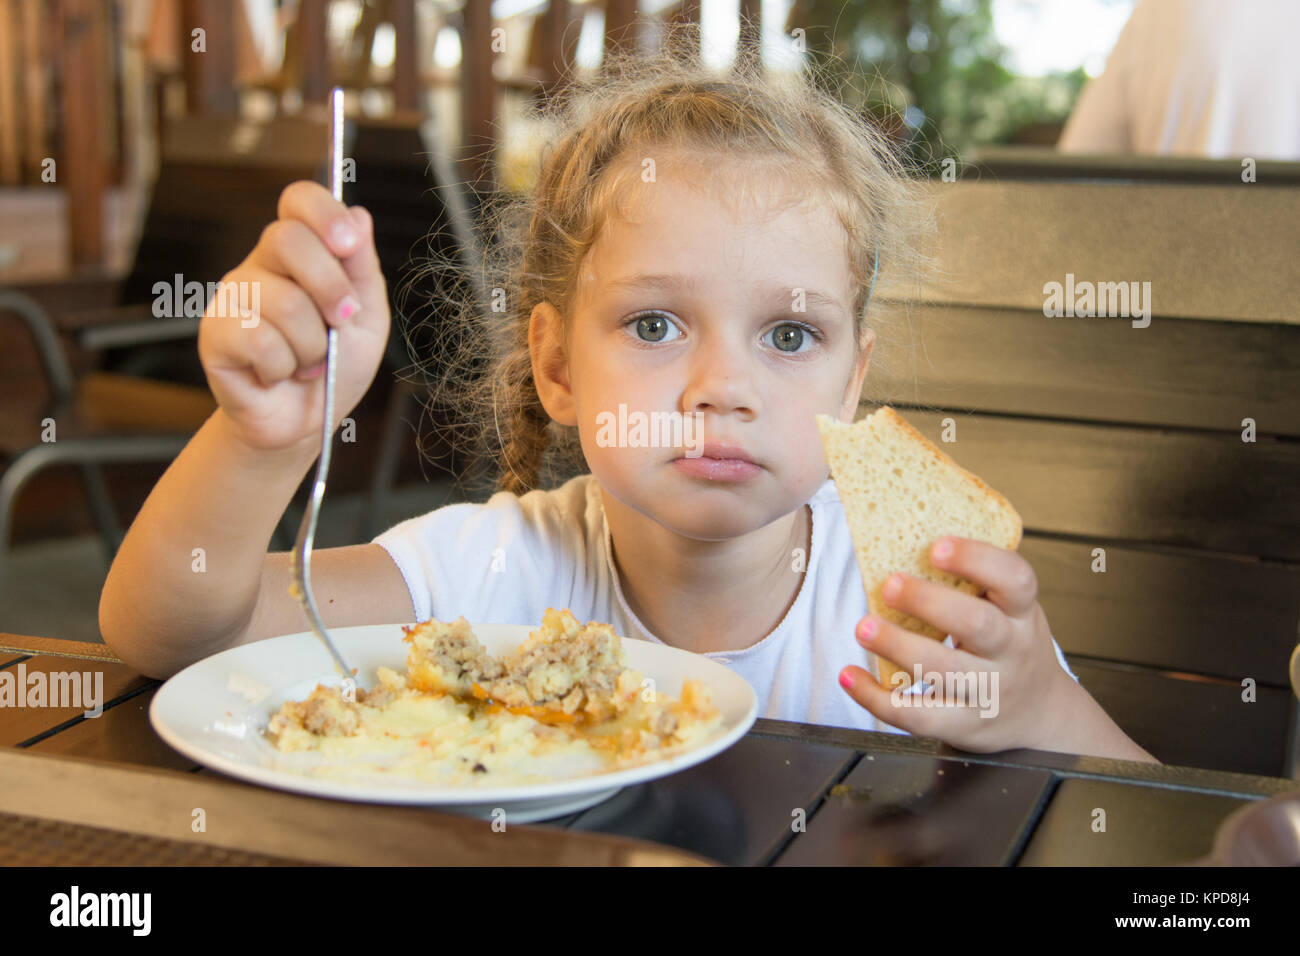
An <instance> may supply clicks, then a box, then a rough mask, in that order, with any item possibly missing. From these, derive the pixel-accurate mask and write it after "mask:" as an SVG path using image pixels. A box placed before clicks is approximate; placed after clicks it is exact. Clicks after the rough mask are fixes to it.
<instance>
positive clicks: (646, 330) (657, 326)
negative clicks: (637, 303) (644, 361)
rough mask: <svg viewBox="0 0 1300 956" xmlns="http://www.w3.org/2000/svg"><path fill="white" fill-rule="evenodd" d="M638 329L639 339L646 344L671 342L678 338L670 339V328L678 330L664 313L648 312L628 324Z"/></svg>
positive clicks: (636, 330)
mask: <svg viewBox="0 0 1300 956" xmlns="http://www.w3.org/2000/svg"><path fill="white" fill-rule="evenodd" d="M628 325H634V326H635V327H636V329H635V332H636V335H637V337H638V338H640V339H642V340H643V341H646V342H671V341H673V340H674V339H675V338H676V337H675V336H674V337H673V338H668V330H669V328H670V327H671V328H676V326H675V325H673V323H671V322H669V321H668V317H667V316H665V315H664V314H663V313H662V312H648V313H646V314H645V315H640V316H637V317H636V318H634V319H632V320H631V321H629V322H628Z"/></svg>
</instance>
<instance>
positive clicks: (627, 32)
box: [0, 0, 1300, 774]
mask: <svg viewBox="0 0 1300 956" xmlns="http://www.w3.org/2000/svg"><path fill="white" fill-rule="evenodd" d="M1297 8H1300V4H1296V3H1292V2H1289V0H1241V2H1240V3H1231V4H1229V3H1226V2H1223V3H1220V2H1217V0H1142V2H1141V3H1135V2H1134V0H678V2H667V3H666V2H662V0H585V2H584V0H542V2H534V0H496V2H490V0H459V2H454V0H296V2H293V0H0V469H3V470H0V632H9V633H13V634H32V635H38V636H46V637H58V638H67V639H73V640H88V641H98V640H100V637H99V633H98V626H97V623H96V621H97V607H98V600H99V592H100V589H101V588H102V585H103V580H104V576H105V574H106V572H107V569H108V566H109V563H110V561H111V557H112V555H113V553H114V551H115V549H116V547H117V545H118V544H119V543H120V541H121V537H122V534H123V530H124V529H125V528H126V527H128V526H129V524H130V522H131V520H132V518H133V517H134V515H135V514H136V512H137V511H138V509H139V508H140V506H141V504H142V503H143V501H144V500H145V497H146V496H147V495H148V493H149V491H150V490H151V488H152V487H153V485H154V483H155V482H156V481H157V479H158V478H159V477H160V476H161V474H162V473H163V471H164V470H165V469H166V467H167V465H168V463H169V462H170V461H171V460H172V458H174V457H175V455H176V454H177V453H178V452H179V451H180V449H181V448H182V447H184V444H185V442H186V441H187V440H188V438H189V436H190V435H192V434H193V432H194V431H195V430H196V429H197V428H198V427H199V426H200V425H201V424H202V422H203V421H204V420H206V418H207V417H208V416H209V415H210V414H211V412H212V411H213V409H214V405H213V403H212V399H211V395H210V393H209V392H208V390H207V387H206V383H205V379H204V376H203V372H202V368H201V366H200V364H199V361H198V357H197V350H196V348H195V334H196V330H197V326H198V317H199V316H200V315H201V314H202V305H203V301H204V298H203V289H202V286H203V285H204V284H206V283H209V282H215V281H217V280H219V279H220V278H221V276H222V275H224V274H225V273H226V272H227V271H228V270H229V269H231V268H232V267H233V266H235V265H236V264H237V263H238V262H239V261H240V260H242V259H243V258H244V257H245V256H246V255H247V254H248V252H249V251H250V250H251V248H252V247H253V246H254V245H255V244H256V242H257V238H258V236H259V234H260V232H261V230H262V228H263V227H264V226H265V225H266V224H267V223H269V222H270V221H272V220H273V219H274V218H275V207H276V200H277V198H278V196H279V193H280V190H281V189H283V187H284V186H285V185H287V184H288V183H289V182H292V181H294V180H296V179H302V178H314V179H317V180H320V181H323V179H324V165H323V164H324V159H325V150H326V143H327V124H326V119H327V118H326V115H325V102H326V97H327V94H328V91H329V90H330V88H331V87H332V86H334V85H340V86H342V87H343V88H344V89H345V91H346V97H347V106H346V110H347V115H348V119H349V123H348V142H347V147H346V150H345V152H346V155H347V157H348V159H349V160H350V161H351V162H352V163H353V169H352V171H351V175H350V177H349V178H348V182H347V183H346V184H345V201H347V202H349V203H360V204H363V205H365V206H366V207H367V208H369V209H370V210H371V212H372V213H373V214H374V216H375V219H376V235H377V241H378V245H379V251H380V257H381V260H382V263H383V267H384V271H385V274H386V276H387V277H388V279H389V283H390V292H391V294H392V297H393V300H394V304H395V313H394V319H395V329H399V330H400V329H401V328H403V327H405V326H408V325H412V324H414V323H420V327H419V333H418V334H417V335H416V336H415V343H414V344H415V347H416V348H417V349H419V350H420V351H421V352H422V353H424V354H432V355H436V350H437V344H438V337H439V335H440V334H441V332H442V331H443V328H444V326H443V320H444V319H445V317H443V316H439V315H438V314H436V312H433V313H430V312H427V311H422V307H421V305H420V301H421V299H420V296H423V295H424V294H426V293H431V292H435V291H437V290H431V289H428V288H422V289H420V290H419V293H420V295H419V296H416V297H412V298H404V297H403V296H402V294H401V293H402V289H403V285H404V283H405V281H406V280H407V279H408V278H409V277H410V276H411V269H412V268H413V264H415V263H418V261H419V260H420V259H422V258H424V257H427V256H428V255H430V254H431V253H432V252H439V253H442V254H450V255H451V256H452V257H453V259H454V258H456V257H459V259H460V260H462V261H463V262H464V263H466V268H465V270H464V271H463V274H462V275H460V276H449V277H446V278H445V281H451V282H457V283H467V284H468V286H469V287H471V288H472V287H473V286H474V282H475V277H474V273H473V270H472V269H471V268H469V264H470V263H473V262H475V261H477V257H478V256H480V255H481V253H482V247H481V244H482V243H483V242H485V241H491V238H490V237H488V236H483V235H481V234H480V233H479V232H478V231H477V230H478V223H479V220H478V218H477V217H478V213H479V211H480V210H481V208H482V206H483V203H484V202H485V200H487V199H488V198H491V197H493V196H497V195H505V194H517V193H520V192H522V191H525V190H527V189H528V188H529V187H530V186H531V185H532V183H533V181H534V179H535V176H536V173H537V163H538V156H539V151H540V148H541V145H542V144H543V143H544V142H545V141H546V139H547V136H548V133H549V131H548V130H547V129H546V128H545V127H544V125H543V124H542V123H541V121H539V120H538V119H536V118H535V117H533V116H532V115H531V110H532V108H534V107H536V106H539V105H541V104H543V103H545V102H546V101H547V100H548V98H549V97H552V96H554V95H555V94H556V93H557V92H559V91H561V90H562V89H563V88H564V86H565V84H566V83H567V82H569V81H571V79H572V78H573V77H574V76H576V75H587V76H590V75H598V73H599V71H600V69H601V64H602V62H603V59H604V56H605V55H606V53H607V52H608V51H611V50H613V49H615V48H617V47H622V48H625V49H630V50H641V51H650V50H653V49H656V48H657V47H658V45H659V44H660V43H661V41H662V38H663V34H664V29H665V27H666V25H668V24H670V23H674V22H682V21H687V22H696V23H699V24H700V27H701V31H702V32H701V37H702V39H701V47H700V49H699V50H698V51H686V52H687V53H689V54H691V55H698V56H699V57H700V58H701V59H702V60H703V61H704V62H705V63H707V64H708V65H709V66H711V67H712V68H714V69H716V70H717V71H719V72H720V73H725V72H726V71H727V70H730V69H732V68H733V66H734V65H735V64H737V63H740V62H743V61H749V62H753V61H754V60H757V61H758V62H759V63H761V65H762V67H763V69H765V70H766V71H769V72H770V73H771V74H773V75H774V76H779V75H782V74H785V75H791V74H792V73H793V71H798V70H800V69H803V68H804V67H805V66H806V65H816V66H818V67H820V68H821V72H820V76H821V78H822V82H824V83H825V84H826V86H827V88H828V89H830V90H831V91H832V92H834V94H835V95H836V96H838V97H839V98H841V99H842V100H843V101H844V102H845V103H847V104H849V105H851V106H852V107H853V108H854V109H856V110H858V111H860V112H861V113H862V115H863V116H865V117H867V118H869V119H870V121H872V122H874V123H876V124H877V125H878V126H879V127H880V128H882V129H883V130H885V131H886V132H887V133H888V134H889V135H890V136H891V137H892V138H893V139H894V141H895V142H896V143H897V144H898V145H899V146H900V148H901V149H902V150H903V151H904V153H905V154H906V155H907V157H908V158H909V161H910V163H911V165H912V166H913V168H914V169H915V171H916V173H917V175H918V176H919V177H920V178H921V179H922V180H924V181H925V185H926V189H927V191H928V193H929V194H930V195H931V197H932V198H933V200H934V203H935V208H936V210H937V221H938V224H939V234H938V241H939V246H938V249H937V250H936V256H937V264H938V266H939V268H938V270H937V275H938V276H939V277H940V280H941V281H937V283H936V284H935V285H934V286H932V287H929V288H926V289H924V290H921V293H920V294H919V295H913V296H910V297H909V303H910V309H909V311H907V312H906V313H905V315H904V317H903V319H901V320H899V321H898V323H897V324H894V325H891V324H889V323H890V321H891V320H890V319H889V317H888V316H889V314H890V313H889V312H888V307H889V305H890V302H891V297H896V298H898V299H900V301H901V298H902V297H901V294H900V295H897V296H896V293H897V292H898V290H891V289H890V288H889V287H888V283H887V282H886V283H884V285H883V286H882V288H881V289H878V290H877V294H876V299H877V300H879V304H880V307H881V308H882V310H884V311H882V313H881V317H880V320H879V321H880V322H882V323H883V324H882V325H881V329H882V331H881V340H880V344H879V345H878V347H877V351H878V353H879V357H878V358H877V359H873V366H872V374H871V375H870V376H869V378H868V385H867V391H866V393H864V396H863V398H864V404H863V409H864V413H865V411H869V410H870V408H871V407H872V406H873V405H874V404H879V403H883V402H888V403H890V404H892V405H894V406H895V407H898V408H900V409H902V410H904V411H905V413H906V414H907V415H908V417H909V420H911V421H913V423H914V424H916V425H917V427H918V428H921V429H922V431H923V432H924V433H926V434H928V435H930V436H931V437H932V438H933V439H934V440H936V441H938V440H939V434H940V431H941V429H942V428H943V427H944V423H945V422H948V421H950V420H954V419H955V420H957V421H960V423H961V428H962V429H963V431H962V436H963V437H962V439H961V441H962V444H961V445H960V447H959V450H958V452H956V453H954V456H955V457H957V458H958V460H959V461H960V462H961V463H962V464H963V465H965V466H966V467H968V468H970V469H971V470H973V471H975V472H976V473H978V474H980V475H981V476H982V477H984V478H985V479H986V480H988V481H989V483H990V484H991V485H993V486H994V487H996V488H998V489H999V490H1001V491H1003V492H1004V493H1005V494H1007V496H1008V497H1009V498H1010V499H1011V500H1012V501H1013V502H1015V503H1016V505H1017V507H1018V509H1019V510H1020V511H1021V513H1022V516H1023V517H1024V518H1025V525H1026V538H1025V543H1024V544H1023V545H1022V548H1021V551H1022V553H1024V554H1026V556H1027V557H1028V558H1029V559H1030V560H1031V563H1033V564H1034V567H1035V569H1036V570H1037V571H1038V573H1039V577H1040V587H1041V592H1042V601H1043V604H1044V607H1045V609H1046V610H1047V611H1048V616H1049V619H1050V620H1051V621H1052V622H1053V626H1054V630H1055V634H1056V637H1057V639H1058V641H1059V642H1060V643H1061V645H1062V647H1063V648H1064V649H1065V651H1066V653H1067V655H1068V657H1069V658H1070V661H1071V666H1072V667H1073V668H1074V669H1075V671H1076V673H1078V674H1080V676H1081V678H1082V679H1083V682H1084V684H1085V686H1087V687H1088V688H1089V690H1090V691H1092V692H1093V693H1094V696H1096V697H1097V698H1098V700H1100V701H1101V702H1102V704H1103V706H1105V707H1106V708H1107V710H1108V711H1109V712H1111V713H1112V716H1114V717H1115V718H1116V720H1117V721H1118V722H1119V723H1120V724H1121V726H1123V727H1124V728H1125V730H1126V731H1127V732H1129V733H1130V735H1131V736H1133V737H1134V739H1136V740H1138V742H1139V743H1141V744H1142V745H1143V746H1144V747H1146V748H1147V749H1148V750H1150V751H1151V752H1153V753H1155V754H1156V755H1157V756H1159V757H1161V759H1165V760H1171V761H1174V762H1181V763H1188V764H1192V765H1198V766H1211V767H1218V768H1221V769H1236V770H1242V771H1246V772H1268V773H1283V772H1285V773H1287V774H1292V773H1294V772H1295V767H1296V751H1297V727H1298V723H1297V712H1296V701H1295V698H1294V697H1293V696H1292V695H1291V694H1290V693H1289V690H1288V688H1287V672H1286V667H1287V665H1286V658H1287V656H1288V655H1289V652H1290V650H1291V648H1292V647H1293V646H1294V644H1295V642H1296V630H1297V622H1300V543H1297V542H1300V503H1298V501H1300V499H1298V498H1297V496H1296V495H1295V494H1294V489H1295V487H1296V476H1297V474H1300V401H1297V399H1300V394H1298V389H1297V382H1300V375H1298V374H1297V373H1298V372H1300V335H1298V333H1300V319H1297V316H1296V312H1295V307H1294V303H1295V302H1296V301H1300V280H1298V279H1297V270H1296V269H1295V261H1296V253H1297V241H1296V238H1297V237H1296V226H1295V223H1296V222H1297V221H1300V201H1298V200H1297V196H1298V195H1300V192H1298V191H1297V186H1300V164H1298V163H1297V160H1300V74H1298V73H1297V69H1298V68H1297V66H1296V65H1295V58H1294V56H1293V55H1292V54H1291V51H1289V50H1288V49H1287V48H1286V43H1287V42H1292V43H1293V42H1294V38H1295V36H1297V35H1300V23H1297V16H1298V13H1297ZM1288 38H1289V41H1288ZM1067 275H1069V276H1070V277H1071V280H1073V278H1074V277H1076V276H1077V277H1078V278H1079V279H1080V280H1085V279H1086V280H1090V281H1100V282H1107V281H1110V282H1114V281H1122V282H1125V283H1128V282H1137V283H1139V285H1140V283H1141V282H1149V283H1150V284H1151V288H1152V289H1153V294H1152V296H1151V297H1150V298H1148V300H1147V301H1146V307H1147V308H1148V309H1149V310H1150V316H1151V321H1150V324H1149V326H1146V327H1143V328H1140V329H1139V328H1137V327H1136V323H1130V322H1129V321H1128V319H1127V317H1119V321H1117V320H1116V318H1117V317H1116V316H1110V317H1106V316H1083V317H1078V318H1069V319H1065V318H1060V317H1051V316H1049V315H1048V314H1047V311H1046V309H1045V307H1044V293H1045V286H1046V284H1048V283H1051V282H1063V281H1065V280H1066V276H1067ZM189 283H197V284H199V292H198V294H197V296H198V297H197V298H192V297H191V294H190V291H189V285H188V284H189ZM160 287H162V288H165V289H167V290H169V291H168V292H167V293H166V298H167V302H168V303H169V304H167V305H161V304H160V303H161V302H162V298H161V297H160V293H159V291H158V290H159V288H160ZM170 290H176V291H178V292H180V293H181V294H180V295H176V296H173V295H172V293H171V291H170ZM480 291H481V290H480ZM173 300H174V301H173ZM873 301H874V300H873ZM182 303H185V305H184V306H183V305H182ZM454 411H455V410H454V409H439V408H429V407H425V405H424V404H423V402H422V396H421V379H420V375H419V373H416V372H414V371H413V369H412V356H411V354H410V353H409V352H408V351H407V346H406V343H405V342H404V340H403V336H402V335H400V334H395V335H394V336H393V340H392V341H391V342H390V344H389V350H388V355H387V357H386V361H385V364H384V366H383V367H382V368H381V371H380V374H379V375H378V376H377V378H376V381H375V383H374V385H373V386H372V388H371V389H370V392H369V393H368V394H367V395H366V396H365V398H364V399H363V400H362V402H361V404H360V406H359V407H358V408H357V409H356V411H355V412H354V413H353V417H354V419H355V426H356V427H355V441H352V442H348V443H344V442H336V445H335V457H334V462H333V465H332V468H331V472H330V481H329V486H330V491H329V496H328V497H327V499H326V502H325V505H324V508H323V510H322V515H321V519H322V524H321V528H320V531H319V533H318V535H317V545H318V546H320V547H330V546H335V545H342V544H350V543H355V542H359V541H368V540H370V539H371V538H372V537H373V536H374V535H375V534H377V533H378V532H379V531H382V530H383V529H385V528H387V527H389V526H391V525H392V524H394V523H396V522H397V521H399V520H402V519H404V518H406V517H410V516H413V515H417V514H421V513H424V512H426V511H429V510H431V509H432V508H436V507H439V506H440V505H442V504H446V503H449V502H452V501H457V500H483V499H485V498H486V495H487V493H488V489H487V488H486V486H485V485H483V484H482V483H479V484H475V479H476V478H481V477H482V476H483V474H482V473H483V465H484V463H482V462H474V461H469V460H465V459H464V458H463V457H462V456H461V455H460V453H459V452H458V451H456V450H454V449H452V448H450V447H448V446H447V445H445V444H443V443H442V441H441V439H440V438H439V436H438V433H437V432H436V431H435V430H434V429H433V428H432V425H433V424H434V423H435V422H436V421H439V420H446V419H447V417H448V416H450V415H454ZM1247 421H1249V422H1251V425H1250V426H1249V428H1247V425H1246V422H1247ZM1246 431H1250V433H1251V438H1250V440H1249V442H1246V440H1245V439H1244V438H1243V435H1244V433H1245V432H1246ZM308 479H309V480H310V475H309V476H308ZM306 488H307V485H306V483H304V487H303V488H301V489H300V490H299V494H298V496H297V497H296V499H295V501H294V502H293V503H292V504H291V505H290V507H289V508H288V510H287V511H286V512H285V515H284V519H283V520H282V522H281V526H280V528H279V529H278V531H277V534H276V537H275V539H274V540H273V541H272V547H273V549H275V550H287V549H288V548H289V546H290V544H291V543H292V535H293V533H294V531H295V530H296V528H297V525H298V522H299V519H300V517H301V514H302V507H303V505H304V502H305V497H306ZM1099 548H1100V549H1101V550H1102V551H1104V552H1105V555H1106V558H1107V559H1108V560H1109V562H1110V564H1109V567H1108V568H1107V567H1105V564H1106V561H1105V560H1103V562H1102V563H1103V566H1104V567H1103V571H1104V573H1097V568H1096V561H1097V557H1096V552H1097V549H1099ZM1225 634H1230V635H1232V636H1233V640H1232V641H1227V642H1225V641H1224V640H1222V636H1223V635H1225ZM1243 675H1246V676H1249V677H1250V678H1251V679H1252V680H1255V681H1256V682H1257V683H1258V686H1259V688H1260V690H1259V693H1260V698H1259V701H1258V705H1257V706H1254V707H1252V708H1249V709H1248V716H1247V717H1242V716H1241V714H1240V708H1239V707H1238V706H1237V705H1238V704H1239V700H1238V698H1239V696H1240V685H1241V681H1242V678H1243ZM1228 714H1232V715H1233V716H1232V717H1231V718H1229V717H1227V716H1226V715H1228ZM1243 720H1244V723H1241V722H1240V721H1243ZM1234 721H1237V723H1234ZM1243 741H1248V743H1243Z"/></svg>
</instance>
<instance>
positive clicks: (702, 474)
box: [673, 457, 763, 481]
mask: <svg viewBox="0 0 1300 956" xmlns="http://www.w3.org/2000/svg"><path fill="white" fill-rule="evenodd" d="M673 467H674V468H676V469H677V470H678V471H680V472H682V473H683V474H686V475H690V476H691V477H693V478H703V479H705V480H706V481H747V480H749V479H751V478H755V477H757V476H758V475H759V473H760V472H762V470H763V469H762V468H760V467H759V466H758V465H756V464H754V463H753V462H752V461H745V460H743V459H740V458H708V457H700V458H677V459H674V460H673Z"/></svg>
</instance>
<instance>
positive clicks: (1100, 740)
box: [1038, 672, 1160, 763]
mask: <svg viewBox="0 0 1300 956" xmlns="http://www.w3.org/2000/svg"><path fill="white" fill-rule="evenodd" d="M1063 673H1064V672H1063ZM1064 676H1065V680H1063V681H1061V682H1060V683H1061V691H1060V698H1059V703H1060V705H1061V706H1060V709H1059V710H1058V713H1059V714H1060V716H1059V717H1058V718H1057V720H1056V726H1055V727H1053V728H1052V729H1051V731H1049V733H1048V734H1047V735H1046V736H1045V737H1044V739H1043V742H1042V743H1041V744H1039V745H1038V749H1040V750H1055V751H1058V752H1060V753H1067V754H1084V755H1087V756H1093V757H1110V758H1112V759H1115V760H1141V761H1145V762H1147V763H1159V762H1160V761H1159V760H1157V759H1156V758H1155V757H1153V756H1151V754H1149V753H1147V752H1146V751H1145V750H1143V749H1142V748H1141V747H1139V746H1138V745H1137V744H1136V743H1134V741H1133V739H1132V738H1131V737H1129V736H1128V734H1126V733H1124V731H1123V730H1121V729H1120V727H1119V725H1118V724H1117V723H1115V721H1113V720H1111V718H1110V715H1109V714H1107V713H1106V711H1105V710H1103V709H1102V706H1101V704H1099V703H1097V700H1096V698H1094V697H1093V696H1092V694H1090V693H1088V691H1087V690H1085V689H1084V688H1083V687H1082V686H1081V685H1080V684H1077V683H1075V681H1073V680H1072V679H1070V676H1069V675H1068V674H1065V675H1064Z"/></svg>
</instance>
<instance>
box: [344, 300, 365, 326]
mask: <svg viewBox="0 0 1300 956" xmlns="http://www.w3.org/2000/svg"><path fill="white" fill-rule="evenodd" d="M360 310H361V303H360V302H358V301H357V300H356V299H354V298H353V297H352V296H348V297H347V298H346V299H344V300H343V301H342V302H340V303H339V318H340V319H341V320H342V321H344V322H346V321H347V320H348V319H350V318H352V317H353V316H354V315H356V314H357V312H359V311H360Z"/></svg>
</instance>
